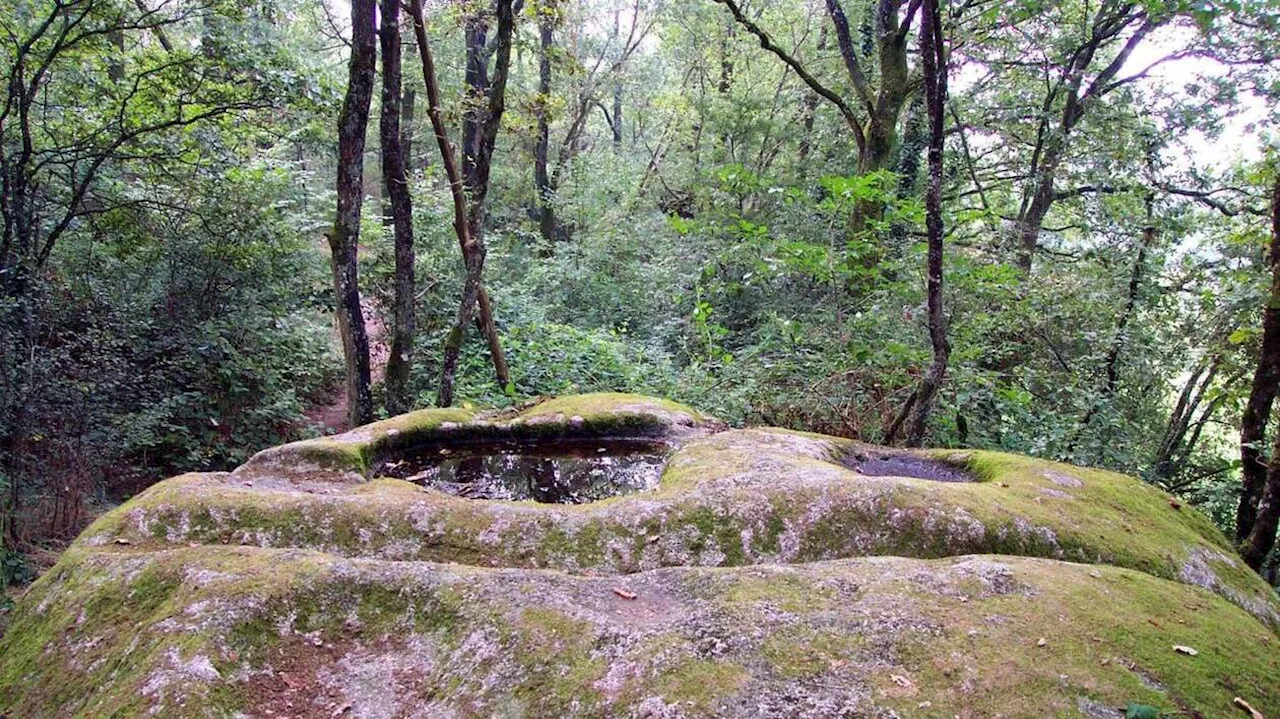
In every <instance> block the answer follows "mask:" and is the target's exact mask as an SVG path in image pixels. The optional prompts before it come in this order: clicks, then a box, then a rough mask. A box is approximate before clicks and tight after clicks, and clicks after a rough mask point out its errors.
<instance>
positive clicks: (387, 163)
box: [379, 0, 414, 415]
mask: <svg viewBox="0 0 1280 719" xmlns="http://www.w3.org/2000/svg"><path fill="white" fill-rule="evenodd" d="M381 9H382V29H381V32H380V39H381V44H382V117H381V121H380V122H379V131H380V137H381V140H382V179H383V185H384V187H385V190H386V193H387V202H388V203H389V204H390V206H391V223H392V226H393V228H394V231H395V255H396V274H395V300H394V312H393V314H394V320H393V322H392V329H391V356H390V357H388V358H387V379H386V382H387V412H388V413H389V414H392V415H396V414H402V413H404V412H407V411H409V409H410V408H411V407H410V404H411V403H410V400H409V369H410V367H411V366H412V362H413V341H414V316H413V299H414V276H413V274H414V273H413V270H414V267H413V265H414V254H413V200H412V198H411V197H410V194H409V177H408V172H407V171H406V159H405V151H404V143H403V138H402V135H401V126H400V120H401V115H402V112H403V109H402V107H401V97H400V86H401V67H400V66H401V62H400V55H401V52H400V50H401V47H400V0H382V2H381Z"/></svg>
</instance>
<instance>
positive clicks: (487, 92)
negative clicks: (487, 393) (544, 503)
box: [442, 0, 515, 390]
mask: <svg viewBox="0 0 1280 719" xmlns="http://www.w3.org/2000/svg"><path fill="white" fill-rule="evenodd" d="M496 9H497V17H498V38H497V45H496V47H495V48H494V49H493V50H492V51H491V50H490V48H489V47H488V42H487V39H488V33H489V25H488V19H487V18H486V17H485V16H484V15H483V14H482V13H477V14H475V15H472V16H471V17H470V18H468V19H467V22H466V52H467V60H466V85H467V89H468V95H469V100H468V102H467V108H466V110H464V112H463V114H462V179H463V183H464V184H465V186H466V190H467V195H468V197H469V198H470V204H469V208H468V212H467V215H468V222H469V224H470V233H471V239H472V242H473V246H474V247H476V248H479V250H480V251H481V252H482V253H484V252H486V248H485V241H484V231H485V216H486V212H487V210H488V207H487V204H486V200H487V198H488V195H489V172H490V170H491V168H492V166H493V150H494V146H495V144H496V140H497V134H498V129H499V126H500V124H501V120H502V113H503V111H504V110H505V103H506V97H505V95H506V84H507V73H508V71H509V69H510V64H511V34H512V32H513V31H514V26H515V19H514V14H513V9H512V0H498V2H497V4H496ZM504 18H505V19H504ZM494 55H496V56H497V61H496V63H495V66H494V76H493V78H492V80H491V79H490V77H489V58H490V57H491V56H494ZM466 251H467V250H466V249H465V248H464V249H463V253H464V257H463V261H464V263H465V264H466V266H467V267H468V268H471V267H475V268H477V270H478V271H479V272H480V273H481V276H480V277H477V278H476V283H477V287H476V291H475V294H474V296H475V301H478V302H479V313H480V315H479V316H480V327H481V329H482V330H483V332H484V335H485V341H486V343H487V344H488V346H489V358H490V360H491V361H492V363H493V371H494V378H495V380H496V381H497V383H498V386H499V387H500V388H502V389H503V390H505V389H506V388H507V387H509V386H510V384H511V373H510V371H509V369H508V367H507V358H506V354H505V353H504V352H503V351H502V341H501V338H500V337H499V336H498V326H497V323H496V322H495V321H494V319H493V303H492V302H491V301H490V299H489V293H488V291H487V290H486V289H485V288H484V284H483V273H484V257H481V258H479V261H478V262H477V261H475V260H474V258H469V257H466V256H465V253H466ZM468 294H469V293H468V292H467V291H466V290H465V289H464V291H463V297H464V299H465V298H466V297H467V296H468ZM467 322H470V311H468V319H467ZM462 331H463V332H465V325H464V326H463V330H462ZM446 355H447V352H446ZM446 359H447V357H446ZM455 364H456V363H455ZM442 375H443V370H442Z"/></svg>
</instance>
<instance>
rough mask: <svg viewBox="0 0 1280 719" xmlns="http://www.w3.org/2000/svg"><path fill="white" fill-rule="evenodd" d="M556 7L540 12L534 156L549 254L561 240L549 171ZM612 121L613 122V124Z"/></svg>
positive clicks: (535, 181) (540, 223) (540, 218)
mask: <svg viewBox="0 0 1280 719" xmlns="http://www.w3.org/2000/svg"><path fill="white" fill-rule="evenodd" d="M555 12H556V8H555V5H554V4H551V5H549V6H547V7H539V9H538V38H539V42H538V49H539V53H538V100H537V113H538V143H537V146H536V147H535V148H534V153H533V185H534V191H535V192H536V193H537V198H536V201H537V203H538V205H537V210H538V230H539V232H540V234H541V235H542V240H543V242H545V243H546V244H547V247H548V252H551V251H552V250H551V248H554V246H555V244H556V242H558V241H559V239H560V233H559V223H558V222H557V220H556V210H555V194H556V188H555V185H554V183H553V182H552V180H551V173H550V171H549V170H548V169H547V164H548V160H549V156H550V153H551V118H550V113H548V111H547V104H548V103H549V102H550V100H551V52H552V48H553V47H554V45H555ZM610 122H612V120H611V121H610Z"/></svg>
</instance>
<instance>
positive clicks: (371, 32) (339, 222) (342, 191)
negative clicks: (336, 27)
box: [329, 0, 378, 427]
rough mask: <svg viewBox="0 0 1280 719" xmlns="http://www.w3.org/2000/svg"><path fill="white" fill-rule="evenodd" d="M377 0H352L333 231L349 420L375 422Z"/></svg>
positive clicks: (333, 256) (339, 138)
mask: <svg viewBox="0 0 1280 719" xmlns="http://www.w3.org/2000/svg"><path fill="white" fill-rule="evenodd" d="M376 15H377V11H376V3H375V2H374V0H352V3H351V61H350V63H349V65H348V79H347V95H346V99H345V100H344V101H343V103H342V112H341V114H340V115H339V118H338V180H337V191H338V215H337V219H336V221H335V222H334V226H333V230H332V231H331V232H330V233H329V248H330V250H331V252H332V264H333V285H334V292H335V293H336V295H337V315H338V331H339V333H340V334H341V335H342V351H343V356H344V358H345V360H346V367H347V422H348V423H349V424H350V425H351V426H352V427H356V426H359V425H362V424H368V423H369V422H371V421H373V393H372V390H371V387H370V384H371V381H370V373H369V336H368V334H367V333H366V332H365V326H364V315H363V313H362V312H361V309H360V285H359V269H358V249H359V244H360V210H361V208H362V207H363V204H364V140H365V132H366V130H367V129H368V125H369V105H370V103H371V102H372V100H373V82H374V75H375V64H376V62H377V53H378V50H377V39H376V37H375V36H376V30H375V22H376V20H375V18H376Z"/></svg>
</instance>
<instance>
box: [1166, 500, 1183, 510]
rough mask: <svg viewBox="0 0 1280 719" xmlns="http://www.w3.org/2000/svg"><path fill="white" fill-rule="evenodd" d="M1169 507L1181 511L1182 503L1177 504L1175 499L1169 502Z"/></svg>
mask: <svg viewBox="0 0 1280 719" xmlns="http://www.w3.org/2000/svg"><path fill="white" fill-rule="evenodd" d="M1169 506H1170V507H1173V508H1174V509H1182V502H1179V501H1178V500H1176V499H1171V500H1169Z"/></svg>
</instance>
